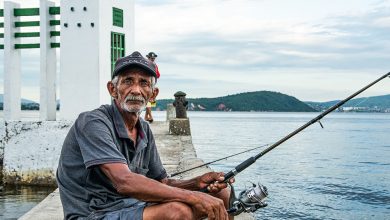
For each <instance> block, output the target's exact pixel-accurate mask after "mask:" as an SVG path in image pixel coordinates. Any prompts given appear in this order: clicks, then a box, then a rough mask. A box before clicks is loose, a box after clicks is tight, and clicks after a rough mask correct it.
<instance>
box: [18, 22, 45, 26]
mask: <svg viewBox="0 0 390 220" xmlns="http://www.w3.org/2000/svg"><path fill="white" fill-rule="evenodd" d="M34 26H39V21H15V27H34Z"/></svg>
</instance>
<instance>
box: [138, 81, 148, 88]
mask: <svg viewBox="0 0 390 220" xmlns="http://www.w3.org/2000/svg"><path fill="white" fill-rule="evenodd" d="M140 84H141V86H142V87H147V86H149V83H148V82H147V81H141V83H140Z"/></svg>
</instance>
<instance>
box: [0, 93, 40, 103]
mask: <svg viewBox="0 0 390 220" xmlns="http://www.w3.org/2000/svg"><path fill="white" fill-rule="evenodd" d="M3 100H4V98H3V94H0V103H3V102H4V101H3ZM21 103H36V102H34V101H31V100H28V99H21Z"/></svg>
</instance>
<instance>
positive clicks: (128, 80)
mask: <svg viewBox="0 0 390 220" xmlns="http://www.w3.org/2000/svg"><path fill="white" fill-rule="evenodd" d="M123 83H125V84H127V85H131V84H132V83H133V81H132V80H130V79H125V81H124V82H123Z"/></svg>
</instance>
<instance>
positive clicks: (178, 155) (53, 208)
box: [19, 121, 254, 220]
mask: <svg viewBox="0 0 390 220" xmlns="http://www.w3.org/2000/svg"><path fill="white" fill-rule="evenodd" d="M151 128H152V131H153V134H154V136H155V139H156V144H157V148H158V151H159V153H160V156H161V159H162V162H163V164H164V166H165V168H166V170H167V172H168V173H174V172H177V171H180V170H184V169H188V168H191V167H194V166H197V165H201V164H203V161H202V160H201V159H199V158H197V156H196V152H195V149H194V146H193V145H192V138H191V136H176V135H169V134H168V123H167V122H158V121H156V122H153V123H152V124H151ZM208 171H211V169H210V168H207V167H204V168H200V169H196V170H193V171H190V172H188V173H186V174H183V176H180V178H191V177H194V176H197V175H200V174H203V173H205V172H208ZM19 219H21V220H27V219H28V220H31V219H32V220H34V219H39V220H60V219H63V211H62V205H61V201H60V196H59V192H58V189H57V190H55V191H54V192H53V193H51V194H50V195H48V196H47V197H46V198H45V199H44V200H43V201H42V202H41V203H39V204H38V205H37V206H35V207H34V208H33V209H31V210H30V211H29V212H28V213H26V214H25V215H23V216H22V217H21V218H19ZM235 219H239V220H253V219H254V217H253V216H252V215H249V214H246V213H245V214H241V215H240V216H238V217H236V218H235Z"/></svg>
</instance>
